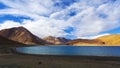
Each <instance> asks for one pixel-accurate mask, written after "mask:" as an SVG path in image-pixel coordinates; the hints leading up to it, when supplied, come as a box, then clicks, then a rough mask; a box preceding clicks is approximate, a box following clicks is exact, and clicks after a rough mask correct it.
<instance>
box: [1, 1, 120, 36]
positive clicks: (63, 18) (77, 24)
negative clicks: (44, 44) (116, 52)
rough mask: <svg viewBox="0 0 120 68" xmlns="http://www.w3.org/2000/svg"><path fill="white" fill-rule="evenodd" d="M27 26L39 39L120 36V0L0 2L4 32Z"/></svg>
mask: <svg viewBox="0 0 120 68" xmlns="http://www.w3.org/2000/svg"><path fill="white" fill-rule="evenodd" d="M18 26H24V27H25V28H27V29H28V30H29V31H31V32H32V33H33V34H35V35H37V36H39V37H45V36H49V35H51V36H56V37H66V38H82V37H84V38H89V37H91V36H97V35H98V36H99V35H101V34H103V35H105V34H119V33H120V0H44V1H43V0H36V1H35V0H26V1H25V0H14V2H13V0H0V30H2V29H5V28H12V27H18Z"/></svg>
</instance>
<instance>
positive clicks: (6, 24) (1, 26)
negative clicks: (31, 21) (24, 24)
mask: <svg viewBox="0 0 120 68" xmlns="http://www.w3.org/2000/svg"><path fill="white" fill-rule="evenodd" d="M18 26H21V24H20V23H18V22H14V21H5V22H4V23H3V24H0V30H1V29H5V28H12V27H18Z"/></svg>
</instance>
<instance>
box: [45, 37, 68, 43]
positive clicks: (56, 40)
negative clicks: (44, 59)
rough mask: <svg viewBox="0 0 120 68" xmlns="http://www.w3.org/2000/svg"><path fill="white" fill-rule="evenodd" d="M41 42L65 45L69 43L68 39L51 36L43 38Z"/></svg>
mask: <svg viewBox="0 0 120 68" xmlns="http://www.w3.org/2000/svg"><path fill="white" fill-rule="evenodd" d="M43 40H45V41H46V42H47V43H48V44H58V45H60V44H65V43H66V42H68V41H69V39H66V38H63V37H53V36H47V37H44V38H43Z"/></svg>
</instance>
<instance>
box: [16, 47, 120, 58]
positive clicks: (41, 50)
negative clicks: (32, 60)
mask: <svg viewBox="0 0 120 68" xmlns="http://www.w3.org/2000/svg"><path fill="white" fill-rule="evenodd" d="M16 51H17V52H18V53H23V54H33V55H69V56H81V55H82V56H120V47H119V46H67V45H59V46H31V47H18V48H16Z"/></svg>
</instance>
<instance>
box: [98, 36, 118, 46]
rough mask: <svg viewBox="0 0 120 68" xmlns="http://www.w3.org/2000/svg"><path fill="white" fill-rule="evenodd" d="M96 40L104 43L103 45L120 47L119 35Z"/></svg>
mask: <svg viewBox="0 0 120 68" xmlns="http://www.w3.org/2000/svg"><path fill="white" fill-rule="evenodd" d="M97 40H101V41H103V42H105V45H120V34H112V35H106V36H102V37H98V38H97Z"/></svg>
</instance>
